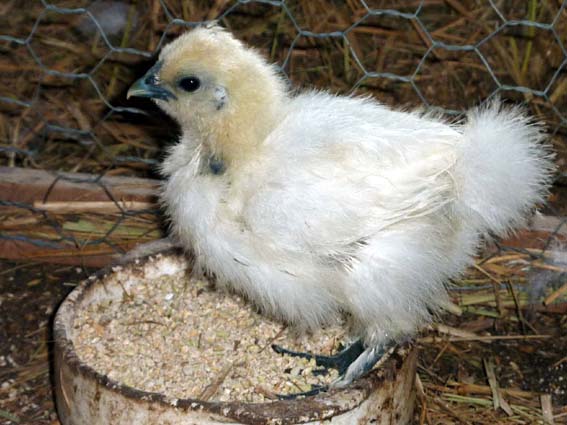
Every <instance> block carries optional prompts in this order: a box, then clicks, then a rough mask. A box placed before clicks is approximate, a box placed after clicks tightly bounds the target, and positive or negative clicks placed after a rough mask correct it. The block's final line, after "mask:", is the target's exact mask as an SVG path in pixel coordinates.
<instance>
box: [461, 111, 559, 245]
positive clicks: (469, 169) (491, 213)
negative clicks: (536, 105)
mask: <svg viewBox="0 0 567 425" xmlns="http://www.w3.org/2000/svg"><path fill="white" fill-rule="evenodd" d="M462 131H463V134H464V143H461V144H460V145H459V146H458V148H457V164H456V167H455V170H456V174H457V175H456V176H455V177H456V178H457V181H458V182H459V188H460V189H459V192H460V193H459V200H460V203H461V207H464V208H465V209H466V210H468V211H469V212H470V211H471V210H472V211H473V213H472V214H467V215H469V216H470V217H471V219H472V220H474V221H475V223H474V224H475V227H476V228H477V230H480V231H481V232H483V233H485V232H492V233H495V234H497V235H503V234H506V233H507V232H508V231H510V230H512V229H513V228H514V227H517V226H519V225H521V224H523V221H524V219H525V217H526V215H527V213H528V212H529V211H530V210H531V209H532V208H533V206H534V204H536V203H538V202H541V201H543V200H544V199H545V197H546V195H547V191H548V188H549V186H550V184H551V180H552V175H553V172H554V169H555V167H554V164H553V161H552V160H553V154H552V153H551V149H550V147H549V146H548V145H546V144H544V143H543V141H544V139H545V135H544V132H543V128H542V126H541V125H539V124H537V123H534V122H533V121H532V120H531V119H530V118H529V117H528V116H527V115H526V114H525V112H524V111H523V110H522V109H521V108H519V107H511V108H510V107H503V106H502V105H501V104H500V102H499V101H494V102H492V103H491V104H489V105H488V106H485V107H480V108H477V109H474V110H472V111H471V112H470V113H469V115H468V119H467V123H466V124H465V125H464V126H463V129H462Z"/></svg>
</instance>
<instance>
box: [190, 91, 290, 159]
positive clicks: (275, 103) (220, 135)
mask: <svg viewBox="0 0 567 425" xmlns="http://www.w3.org/2000/svg"><path fill="white" fill-rule="evenodd" d="M240 93H242V94H239V93H234V96H233V98H232V99H231V104H230V105H227V107H226V110H225V111H219V113H218V114H215V115H214V116H213V117H210V116H209V117H206V118H205V117H201V118H197V119H196V121H195V122H194V125H195V128H194V129H193V131H196V132H197V133H198V134H199V136H200V140H201V141H202V142H203V144H204V147H205V148H206V149H205V151H208V152H209V153H210V154H212V155H214V156H215V157H218V158H221V159H222V161H223V162H224V164H225V165H226V166H227V167H237V166H240V165H244V164H247V163H249V162H250V161H251V160H254V159H255V158H256V157H257V153H258V152H259V150H260V149H261V146H262V144H263V143H264V141H265V140H266V138H267V137H268V135H269V134H270V133H271V132H272V131H273V130H274V128H275V127H276V126H277V124H278V122H279V121H280V120H281V117H282V115H283V110H284V104H285V98H286V94H285V92H284V90H282V89H281V87H280V86H279V84H272V85H271V89H267V88H266V86H264V87H262V88H259V86H258V85H256V86H255V87H250V88H249V89H248V90H241V91H240Z"/></svg>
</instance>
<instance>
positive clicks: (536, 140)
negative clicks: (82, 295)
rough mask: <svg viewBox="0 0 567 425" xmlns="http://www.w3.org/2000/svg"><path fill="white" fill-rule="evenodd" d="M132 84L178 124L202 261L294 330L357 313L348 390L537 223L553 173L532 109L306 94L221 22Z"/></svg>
mask: <svg viewBox="0 0 567 425" xmlns="http://www.w3.org/2000/svg"><path fill="white" fill-rule="evenodd" d="M128 94H129V96H141V97H149V98H152V99H154V100H155V101H156V103H157V104H158V105H159V106H160V107H161V108H162V109H163V110H164V111H165V112H167V113H168V114H169V115H170V116H172V117H173V118H174V119H175V120H176V121H177V122H178V123H179V124H180V126H181V130H182V136H181V138H180V140H179V142H178V143H176V144H175V145H174V146H172V147H171V148H170V149H169V151H168V154H167V156H166V158H165V160H164V163H163V168H162V170H163V174H164V175H165V176H166V177H167V180H166V182H165V183H164V186H163V193H162V199H163V201H164V203H165V205H166V207H167V213H168V215H169V217H170V219H171V228H172V233H173V235H174V237H175V238H177V239H178V240H179V241H180V242H181V244H182V245H183V246H185V247H186V248H187V249H191V250H192V251H193V252H194V253H195V255H196V259H197V260H196V261H197V266H198V267H202V268H203V269H205V270H207V271H209V272H211V273H213V274H214V275H215V276H216V278H217V281H218V284H219V285H221V286H226V287H229V288H231V289H233V290H236V291H237V292H239V293H241V294H243V295H245V296H246V297H247V298H248V299H250V300H252V301H253V302H254V303H256V304H257V305H258V306H259V307H260V308H261V309H262V311H264V312H265V313H267V314H269V315H271V316H273V317H276V318H278V319H281V320H283V321H284V322H286V323H288V324H290V325H293V326H295V327H297V328H300V329H304V330H314V329H317V328H320V327H322V326H325V325H328V324H331V323H334V322H337V321H338V320H340V319H341V318H343V319H344V318H345V317H346V318H347V319H348V323H349V324H350V326H351V331H352V332H353V335H354V336H357V337H359V338H360V341H361V343H359V344H358V348H357V349H355V350H353V349H351V350H350V351H349V350H345V353H343V354H345V356H343V357H350V359H347V360H348V361H347V364H346V365H345V364H342V366H341V364H339V369H340V371H341V372H342V376H341V378H340V379H339V380H338V381H337V382H335V384H334V386H336V387H340V386H343V385H345V384H348V383H349V382H351V381H352V380H353V379H355V378H357V377H359V376H360V375H362V374H363V373H364V372H366V371H367V370H368V369H369V368H371V367H372V365H373V364H374V363H375V362H376V360H377V359H378V358H379V356H380V355H381V353H383V351H384V349H385V347H387V346H389V345H392V344H393V343H396V342H399V341H400V340H402V339H405V338H407V337H411V336H412V335H414V334H415V332H416V331H417V330H418V329H419V328H420V327H422V326H423V325H425V324H427V323H428V322H430V320H431V319H432V314H433V313H434V312H435V311H437V310H438V309H439V308H440V307H441V306H443V304H444V303H445V302H446V299H447V293H446V289H445V286H444V283H445V282H447V280H448V279H450V278H451V277H455V276H456V275H458V274H459V273H460V272H462V271H463V269H464V268H465V266H467V265H468V264H470V263H471V262H472V256H473V254H474V253H475V251H476V249H477V247H478V246H479V243H480V241H481V238H482V237H483V236H484V235H487V234H497V235H503V234H506V233H507V232H508V231H510V230H512V229H513V228H515V227H517V226H519V225H521V224H522V223H523V222H524V220H525V218H526V217H527V215H528V214H529V213H530V211H531V210H532V209H533V207H534V204H536V203H538V202H541V201H543V200H544V198H545V195H546V193H547V189H548V186H549V184H550V181H551V174H552V172H553V165H552V160H551V157H552V155H551V154H550V150H549V148H548V147H546V145H545V144H543V143H542V142H543V139H544V135H543V133H542V129H541V127H540V126H538V125H536V124H534V123H532V121H531V120H530V119H529V118H528V117H526V115H524V113H523V112H522V111H521V110H520V109H517V108H505V107H503V106H501V105H500V104H499V103H498V102H497V101H496V102H493V103H491V104H490V105H489V106H486V107H484V108H478V109H475V110H473V111H471V112H470V113H469V114H468V117H467V120H466V122H465V123H459V124H450V123H447V122H445V121H443V120H441V119H439V118H438V117H434V116H430V115H427V114H423V113H420V112H407V111H396V110H392V109H390V108H388V107H386V106H384V105H381V104H380V103H378V102H376V101H375V100H373V99H371V98H368V97H366V98H360V97H344V96H336V95H332V94H329V93H326V92H316V91H308V92H304V93H300V94H294V93H291V92H290V91H288V89H287V88H286V85H285V84H284V82H283V81H282V79H281V78H280V76H279V75H278V73H277V71H276V69H275V67H274V66H272V65H270V64H268V63H267V62H266V60H265V59H264V58H263V57H262V56H261V55H260V54H259V53H258V52H257V51H255V50H254V49H251V48H249V47H247V46H245V45H244V44H243V43H241V42H240V41H238V40H236V39H235V38H234V37H233V36H232V35H231V34H230V33H229V32H227V31H225V30H223V29H221V28H219V27H206V28H205V27H201V28H197V29H194V30H193V31H190V32H188V33H186V34H184V35H182V36H180V37H179V38H177V39H176V40H174V41H173V42H172V43H170V44H169V45H167V46H166V47H164V49H163V51H162V52H161V54H160V57H159V61H158V62H157V63H156V65H155V66H154V67H153V68H152V69H151V70H150V71H149V72H148V73H147V74H146V75H145V76H144V77H143V78H142V79H140V80H139V81H138V82H136V83H135V84H134V85H133V86H132V88H131V89H130V91H129V93H128ZM354 345H355V344H353V346H354ZM353 353H354V354H353ZM354 359H356V360H354ZM342 360H344V358H343V359H342ZM352 360H354V361H353V362H352ZM350 362H352V364H350V366H348V363H350ZM335 366H336V365H335ZM347 366H348V368H347Z"/></svg>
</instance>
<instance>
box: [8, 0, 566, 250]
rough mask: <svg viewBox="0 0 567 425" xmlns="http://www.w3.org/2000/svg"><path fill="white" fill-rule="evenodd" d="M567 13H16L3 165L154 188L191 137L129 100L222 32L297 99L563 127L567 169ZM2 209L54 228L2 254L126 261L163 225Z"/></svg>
mask: <svg viewBox="0 0 567 425" xmlns="http://www.w3.org/2000/svg"><path fill="white" fill-rule="evenodd" d="M566 7H567V0H559V1H551V0H550V1H547V2H540V1H535V0H528V1H514V0H508V1H501V0H445V1H443V0H421V1H417V0H416V1H401V0H343V1H336V0H335V1H333V0H312V1H307V0H303V1H302V0H286V1H275V0H274V1H269V0H265V1H248V0H239V1H228V0H216V1H213V2H208V1H200V0H196V1H183V0H146V1H141V0H138V1H114V0H96V1H87V0H53V1H48V0H33V1H32V0H22V1H8V2H4V3H3V4H2V5H0V28H1V30H0V43H1V44H0V49H1V51H2V55H1V56H0V72H1V74H0V114H1V115H0V120H1V121H0V137H1V144H0V160H1V161H2V165H9V166H21V167H27V168H42V169H48V170H54V171H55V170H57V171H58V172H59V171H68V172H74V173H77V172H82V173H89V174H88V175H74V176H69V175H62V174H59V178H58V179H57V180H56V181H55V184H58V182H60V181H64V180H73V181H77V180H88V181H91V182H94V183H95V184H98V185H100V186H101V188H102V190H105V191H106V192H108V196H109V198H110V199H112V200H113V201H115V200H114V198H113V196H112V194H111V193H110V192H109V191H108V190H107V189H106V188H105V187H104V184H103V182H102V180H101V177H102V176H103V175H109V174H110V175H129V176H143V177H144V176H153V175H154V174H155V166H156V164H157V163H158V162H159V151H160V144H161V143H163V142H164V141H165V142H167V141H168V140H171V139H172V138H175V137H176V130H175V126H174V124H173V123H171V122H170V121H168V120H167V118H166V117H164V116H163V114H161V112H159V111H158V110H157V109H156V108H155V107H153V105H151V104H150V103H149V102H144V101H143V100H134V101H126V99H125V93H126V90H127V88H128V86H129V85H130V84H131V83H132V82H133V81H134V80H135V78H136V77H139V76H140V75H141V74H142V73H143V72H144V71H145V70H146V69H147V68H148V67H149V66H150V64H151V63H152V57H153V56H154V55H155V53H156V52H157V51H158V50H159V49H160V47H161V46H162V45H163V44H164V43H166V42H167V41H168V40H170V39H172V38H174V37H175V36H177V35H178V34H180V33H181V32H183V31H185V30H186V28H187V27H194V26H196V25H200V24H202V23H205V22H210V21H211V20H218V21H219V23H220V24H221V25H223V26H225V27H227V28H229V29H230V30H231V31H233V32H234V33H235V34H236V35H237V36H238V37H239V38H241V39H243V40H245V41H246V42H248V43H249V44H251V45H253V46H255V47H257V48H259V49H260V50H262V51H263V53H264V54H265V55H266V56H268V57H269V59H270V60H271V61H273V62H275V63H277V64H278V65H279V67H280V69H281V71H282V73H283V74H284V75H285V76H286V77H287V78H288V79H289V80H290V82H291V83H292V84H294V85H297V86H305V87H313V86H314V87H319V88H326V89H329V90H331V91H334V92H338V93H351V92H355V93H372V94H373V95H374V96H375V97H376V98H377V99H379V100H380V101H382V102H385V103H388V104H392V105H397V106H421V107H423V106H425V107H426V108H430V109H436V110H439V111H441V112H444V113H447V114H449V115H450V116H455V115H457V116H458V115H459V114H461V113H462V112H463V111H464V110H466V109H467V108H468V107H470V106H472V105H475V104H478V103H481V102H483V101H485V100H487V99H490V98H491V97H493V96H496V95H498V96H501V97H504V98H510V99H512V100H514V101H515V102H521V103H525V104H527V105H528V107H529V108H530V109H531V111H532V113H533V114H534V115H535V116H537V117H539V118H540V119H542V120H544V121H545V122H546V123H547V126H548V129H549V132H550V134H551V135H552V137H553V138H554V143H555V146H556V148H557V151H558V152H559V158H560V160H562V158H563V156H564V155H563V151H564V145H565V144H564V140H565V135H566V133H567V78H566V75H567V50H566V45H567V10H566ZM164 122H165V123H166V125H164ZM52 189H53V185H52V187H50V190H52ZM48 196H49V194H48V193H46V194H45V197H44V199H48ZM0 206H3V207H4V208H5V209H6V208H7V211H9V213H7V214H8V216H10V214H13V213H14V211H16V213H15V214H16V215H17V211H20V210H21V211H26V212H31V213H34V214H40V215H41V217H42V220H43V224H44V225H45V226H48V227H51V228H52V229H53V234H52V235H51V236H45V235H46V233H45V232H44V234H43V236H37V235H35V236H33V235H29V234H27V233H25V232H22V228H21V227H18V226H12V227H10V228H6V227H4V228H2V230H1V233H0V238H2V239H9V240H24V241H26V242H29V243H32V244H34V245H36V246H44V247H57V246H60V245H59V244H60V243H61V242H64V243H69V244H72V245H74V246H75V247H78V246H81V247H85V246H93V245H100V244H105V245H107V246H109V247H110V248H111V249H112V250H119V251H120V250H122V249H123V245H122V244H121V243H120V242H116V241H114V240H113V237H112V236H113V235H115V234H116V233H120V231H121V226H122V227H124V226H123V224H124V221H125V220H126V221H128V220H131V219H133V218H136V217H137V218H139V219H140V220H142V222H143V221H144V220H146V221H152V218H151V217H148V216H147V214H155V213H156V211H148V210H141V211H140V210H136V211H128V210H126V209H125V208H124V207H123V206H120V208H119V212H118V213H117V214H115V215H114V216H113V218H112V219H111V221H110V222H108V221H104V222H103V221H98V222H95V223H94V224H93V223H89V225H90V227H89V226H87V230H85V229H81V228H80V226H78V225H77V222H76V221H75V222H73V223H74V226H75V227H73V223H71V224H69V222H67V221H65V220H66V219H64V218H61V217H58V216H56V215H50V214H48V213H46V212H45V211H43V210H41V209H37V208H36V207H34V206H32V205H28V204H20V203H17V202H13V201H10V202H8V201H5V200H4V201H0ZM67 219H68V218H67ZM107 219H108V218H107ZM95 221H96V220H95ZM24 222H25V220H24ZM130 224H132V223H130ZM138 224H139V223H138ZM126 227H128V226H126ZM139 227H140V228H139V229H138V231H137V232H138V233H136V232H134V234H135V235H138V236H139V237H140V238H141V239H144V237H146V238H148V239H151V238H154V237H156V234H157V233H156V232H157V230H156V229H154V228H152V229H150V230H148V229H147V228H146V229H145V230H143V229H144V227H143V226H142V225H140V226H139ZM77 229H79V230H77ZM88 229H91V230H90V231H89V230H88ZM93 229H96V231H95V230H93ZM140 229H142V230H140ZM48 233H49V232H48ZM158 233H159V232H158ZM128 234H129V235H131V234H130V233H128ZM81 235H82V236H81ZM85 235H87V236H85ZM140 235H142V236H143V237H141V236H140ZM118 240H119V241H122V239H120V238H119V239H118Z"/></svg>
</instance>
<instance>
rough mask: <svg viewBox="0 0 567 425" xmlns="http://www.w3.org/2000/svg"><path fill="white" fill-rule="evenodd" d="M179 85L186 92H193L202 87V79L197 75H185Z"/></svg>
mask: <svg viewBox="0 0 567 425" xmlns="http://www.w3.org/2000/svg"><path fill="white" fill-rule="evenodd" d="M178 85H179V87H181V88H182V89H183V90H185V91H186V92H192V91H195V90H197V89H198V88H199V87H201V81H199V79H198V78H197V77H185V78H182V79H181V80H179V83H178Z"/></svg>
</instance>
